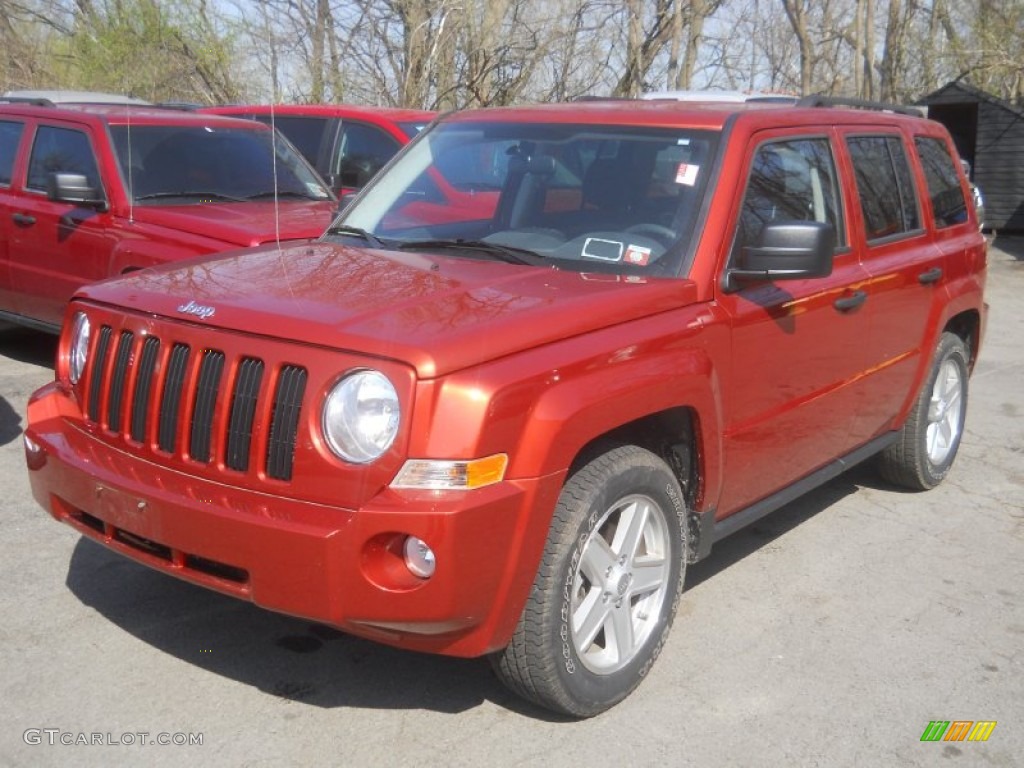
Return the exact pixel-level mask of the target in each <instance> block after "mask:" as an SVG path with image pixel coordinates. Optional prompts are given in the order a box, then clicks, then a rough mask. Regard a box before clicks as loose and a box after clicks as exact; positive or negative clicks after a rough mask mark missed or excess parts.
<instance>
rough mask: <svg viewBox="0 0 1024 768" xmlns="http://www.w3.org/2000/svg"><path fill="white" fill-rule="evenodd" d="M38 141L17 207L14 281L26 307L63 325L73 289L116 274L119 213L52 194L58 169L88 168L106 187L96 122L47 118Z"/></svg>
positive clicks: (92, 179) (20, 307)
mask: <svg viewBox="0 0 1024 768" xmlns="http://www.w3.org/2000/svg"><path fill="white" fill-rule="evenodd" d="M31 142H32V143H31V149H30V151H29V156H28V168H27V172H26V178H25V189H24V190H23V193H22V194H21V195H20V196H19V198H18V199H17V201H16V202H15V212H14V214H13V215H14V216H17V217H18V223H17V226H16V227H15V228H14V231H13V233H12V236H11V240H10V262H9V263H10V278H11V288H12V290H13V291H14V292H15V293H16V294H17V296H16V301H17V311H18V313H19V314H21V315H24V316H25V317H28V318H32V319H34V320H37V321H40V322H43V323H46V324H49V325H55V326H59V325H60V323H61V320H62V318H63V314H64V307H65V305H66V304H67V302H68V299H70V298H71V295H72V294H73V293H74V292H75V291H76V290H77V289H78V288H79V287H80V286H82V285H84V284H86V283H91V282H94V281H96V280H99V279H101V278H104V277H108V276H109V269H110V264H109V261H110V253H111V249H112V248H113V244H114V240H113V237H114V235H113V233H112V232H111V227H112V224H113V221H114V217H113V216H112V215H111V214H110V213H108V212H106V211H104V210H102V209H101V207H97V206H85V205H78V204H75V203H66V202H58V201H52V200H50V199H49V198H48V197H47V187H48V185H49V182H50V178H51V175H52V174H54V173H58V172H66V173H75V174H82V175H84V176H85V177H86V180H87V182H88V184H89V185H90V186H92V187H94V188H96V189H99V190H104V186H105V185H104V180H103V179H102V178H101V175H100V164H99V161H98V158H97V154H96V150H95V147H96V143H95V141H94V137H93V136H92V134H91V131H90V128H89V126H87V125H84V124H78V123H70V122H69V123H65V122H49V121H47V122H43V121H40V122H39V123H38V124H37V125H36V127H35V131H34V133H33V136H32V138H31Z"/></svg>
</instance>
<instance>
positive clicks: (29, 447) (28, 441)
mask: <svg viewBox="0 0 1024 768" xmlns="http://www.w3.org/2000/svg"><path fill="white" fill-rule="evenodd" d="M23 437H24V439H25V450H26V451H28V452H29V453H39V452H40V451H41V450H43V449H42V447H41V446H40V445H39V443H37V442H36V441H35V440H33V439H32V438H31V437H29V436H28V435H23Z"/></svg>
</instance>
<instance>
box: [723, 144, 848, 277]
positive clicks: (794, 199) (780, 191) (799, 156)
mask: <svg viewBox="0 0 1024 768" xmlns="http://www.w3.org/2000/svg"><path fill="white" fill-rule="evenodd" d="M776 221H819V222H823V223H828V224H831V225H832V226H833V227H835V230H836V245H837V246H840V247H841V246H843V245H845V243H846V238H845V234H844V228H843V217H842V207H841V205H840V199H839V187H838V185H837V183H836V167H835V162H834V161H833V158H832V152H831V149H830V146H829V141H828V139H825V138H820V139H788V140H785V141H772V142H768V143H765V144H762V145H761V146H760V147H758V149H757V153H756V154H755V155H754V161H753V163H752V164H751V166H750V178H749V180H748V181H747V191H746V193H745V194H744V197H743V208H742V209H741V211H740V219H739V226H738V227H737V232H736V238H735V240H734V241H733V249H732V254H733V258H735V257H736V255H737V254H738V253H739V252H740V249H742V248H743V247H744V246H748V245H755V244H756V243H757V242H758V240H759V239H760V236H761V230H762V229H764V226H765V225H766V224H769V223H771V222H776Z"/></svg>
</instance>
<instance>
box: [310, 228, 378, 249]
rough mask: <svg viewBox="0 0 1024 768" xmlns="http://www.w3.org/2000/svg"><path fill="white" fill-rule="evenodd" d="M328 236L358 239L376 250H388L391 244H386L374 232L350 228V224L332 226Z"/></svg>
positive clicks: (328, 230) (328, 229)
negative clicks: (346, 236)
mask: <svg viewBox="0 0 1024 768" xmlns="http://www.w3.org/2000/svg"><path fill="white" fill-rule="evenodd" d="M325 234H328V235H348V236H349V237H358V238H359V239H360V240H365V241H366V242H368V243H369V244H370V245H372V246H373V247H374V248H387V247H389V243H385V242H384V241H383V240H381V239H380V238H379V237H377V236H376V235H375V234H373V233H372V232H367V231H366V230H365V229H361V228H359V227H350V226H349V225H348V224H332V225H331V226H329V227H328V228H327V232H326V233H325Z"/></svg>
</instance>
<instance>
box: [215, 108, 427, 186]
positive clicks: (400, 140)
mask: <svg viewBox="0 0 1024 768" xmlns="http://www.w3.org/2000/svg"><path fill="white" fill-rule="evenodd" d="M201 111H202V112H207V113H210V114H216V115H232V116H234V117H246V118H249V119H251V120H259V121H260V122H262V123H268V124H269V123H270V122H271V117H273V121H274V125H275V127H276V128H277V129H278V130H279V131H280V132H281V133H283V134H284V135H285V136H287V137H288V139H289V141H291V142H292V144H294V145H295V146H296V147H297V148H298V150H299V151H300V152H301V153H302V154H303V155H304V156H305V157H306V159H307V160H309V162H310V163H311V164H312V165H313V167H314V168H316V169H317V171H318V172H319V173H320V175H321V176H323V177H324V178H325V179H327V181H328V183H329V184H330V185H331V188H332V189H333V190H334V191H335V192H337V193H338V195H343V194H346V193H349V192H355V191H357V190H359V189H361V188H362V187H363V186H365V185H366V182H368V181H369V180H370V179H371V178H373V176H374V174H376V173H377V171H379V170H380V169H381V168H383V167H384V164H385V163H387V161H388V160H390V159H391V158H392V156H393V155H394V154H395V153H396V152H398V150H399V149H401V148H402V147H404V146H405V145H406V144H408V143H409V142H410V141H412V140H413V139H414V138H415V137H416V134H418V133H419V132H420V131H421V130H423V128H425V127H426V126H427V124H428V123H430V121H431V120H433V119H434V117H435V116H436V113H435V112H428V111H426V110H420V109H394V108H390V107H357V106H352V105H349V104H302V105H299V104H288V105H275V106H273V107H271V106H270V105H259V106H255V105H236V106H228V107H207V108H205V109H203V110H201Z"/></svg>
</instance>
